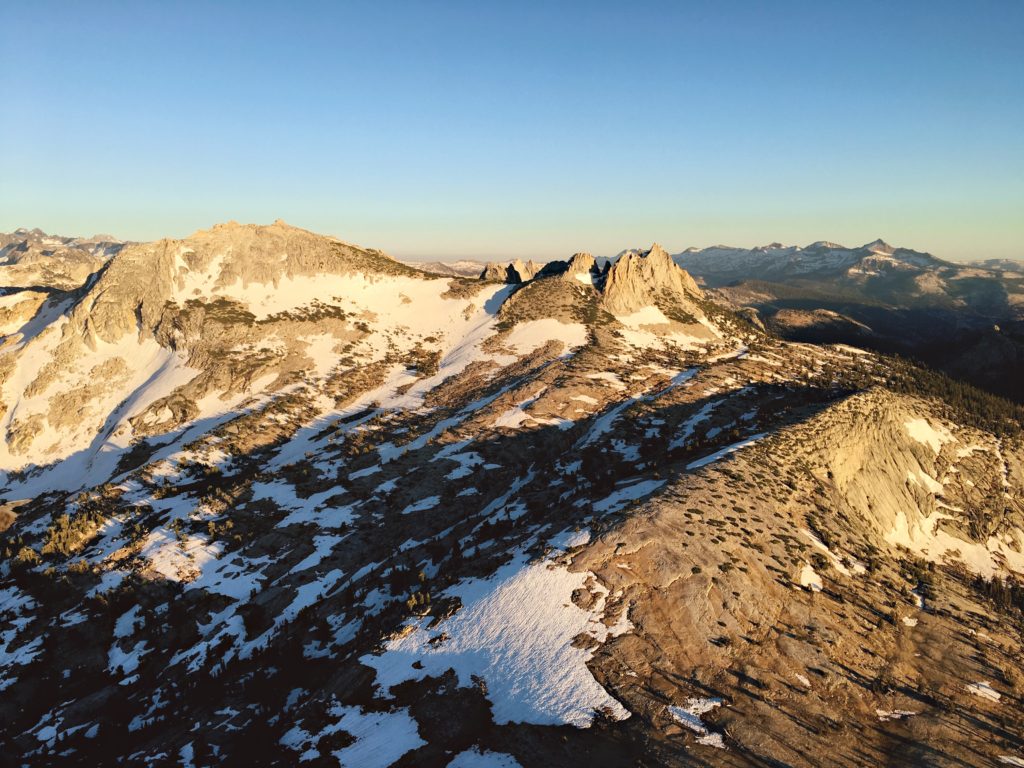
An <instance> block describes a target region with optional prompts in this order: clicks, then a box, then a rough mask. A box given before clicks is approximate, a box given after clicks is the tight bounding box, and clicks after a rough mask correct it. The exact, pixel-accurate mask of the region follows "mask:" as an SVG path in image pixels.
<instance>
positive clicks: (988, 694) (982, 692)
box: [965, 680, 1003, 701]
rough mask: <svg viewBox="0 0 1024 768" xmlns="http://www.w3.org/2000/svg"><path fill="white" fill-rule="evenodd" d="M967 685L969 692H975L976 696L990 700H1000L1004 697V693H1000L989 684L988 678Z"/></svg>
mask: <svg viewBox="0 0 1024 768" xmlns="http://www.w3.org/2000/svg"><path fill="white" fill-rule="evenodd" d="M965 687H966V688H967V690H968V692H969V693H973V694H974V695H975V696H980V697H981V698H983V699H988V700H989V701H999V700H1000V699H1001V698H1003V696H1002V694H1001V693H999V691H997V690H995V689H994V688H993V687H992V686H991V685H989V683H988V680H982V681H980V682H977V683H971V684H970V685H967V686H965Z"/></svg>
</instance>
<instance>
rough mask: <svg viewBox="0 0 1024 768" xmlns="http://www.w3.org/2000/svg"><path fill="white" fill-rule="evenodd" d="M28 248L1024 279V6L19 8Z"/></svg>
mask: <svg viewBox="0 0 1024 768" xmlns="http://www.w3.org/2000/svg"><path fill="white" fill-rule="evenodd" d="M0 98H2V103H3V104H5V105H6V107H5V108H4V117H3V119H2V121H0V230H10V229H13V228H15V227H18V226H29V227H33V226H38V227H41V228H43V229H45V230H47V231H52V232H57V233H61V234H92V233H94V232H110V233H113V234H115V235H118V236H120V237H123V238H130V239H151V238H157V237H164V236H171V237H180V236H184V235H186V234H188V233H190V232H192V231H194V230H196V229H200V228H205V227H208V226H210V225H211V224H213V223H215V222H218V221H225V220H228V219H235V220H238V221H246V222H270V221H272V220H274V219H276V218H283V219H285V220H286V221H288V222H290V223H292V224H295V225H298V226H303V227H306V228H309V229H313V230H316V231H319V232H324V233H330V234H334V235H337V236H339V237H342V238H343V239H346V240H350V241H353V242H357V243H361V244H364V245H369V246H375V247H380V248H383V249H384V250H387V251H388V252H390V253H393V254H395V255H398V256H401V257H406V258H433V257H506V256H523V257H534V258H553V257H562V256H565V255H567V254H569V253H572V252H573V251H577V250H590V251H592V252H594V253H598V254H610V253H615V252H617V251H619V250H621V249H622V248H626V247H634V246H639V245H645V244H649V243H650V242H652V241H655V240H656V241H658V242H661V243H662V244H664V245H665V246H666V247H667V248H669V249H670V250H681V249H682V248H684V247H686V246H690V245H697V246H704V245H711V244H715V243H727V244H732V245H741V246H753V245H757V244H763V243H766V242H770V241H773V240H779V241H782V242H786V243H798V244H806V243H808V242H811V241H814V240H819V239H827V240H835V241H839V242H844V243H846V244H850V245H853V244H862V243H865V242H868V241H870V240H873V239H875V238H876V237H882V238H884V239H886V240H888V241H889V242H891V243H894V244H897V245H904V246H907V247H913V248H918V249H921V250H929V251H931V252H933V253H935V254H936V255H939V256H942V257H945V258H952V259H963V258H975V257H976V258H981V257H985V258H988V257H1021V256H1024V247H1022V244H1024V2H1020V1H1019V0H1003V1H1002V2H991V1H988V0H964V1H963V2H944V1H943V0H927V1H926V2H911V1H909V0H902V1H901V2H890V1H888V0H887V1H886V2H870V1H867V0H857V1H856V2H852V1H851V2H840V1H839V0H813V1H808V2H787V1H786V0H774V1H769V0H761V1H755V0H749V1H748V2H733V1H730V0H716V1H714V2H710V1H709V2H683V1H682V0H676V1H675V2H665V3H654V2H636V3H629V2H622V1H621V0H617V1H616V2H611V3H604V2H597V1H593V0H592V1H590V2H580V3H569V2H565V3H557V2H536V3H534V2H525V1H523V0H517V1H516V2H511V1H510V2H507V3H498V2H480V0H474V1H472V2H442V1H440V0H437V1H433V2H427V1H426V0H425V1H424V2H409V3H403V2H381V1H378V2H348V3H344V2H337V3H334V2H332V3H326V2H325V3H315V2H289V3H285V2H281V3H261V2H258V1H257V0H249V1H248V2H238V3H232V2H195V3H187V2H124V3H110V2H101V1H100V0H91V1H90V2H66V3H53V2H45V1H44V0H33V1H32V2H14V1H13V0H0Z"/></svg>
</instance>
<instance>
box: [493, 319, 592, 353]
mask: <svg viewBox="0 0 1024 768" xmlns="http://www.w3.org/2000/svg"><path fill="white" fill-rule="evenodd" d="M551 340H555V341H561V342H562V343H563V344H564V345H565V346H566V351H571V350H573V349H575V348H576V347H582V346H583V345H584V344H586V343H587V326H585V325H583V324H582V323H563V322H561V321H559V320H556V319H554V318H552V317H546V318H544V319H543V320H530V321H528V322H525V323H519V324H518V325H516V326H515V327H514V328H513V329H512V330H511V331H509V334H508V336H506V337H505V338H504V339H503V340H502V346H504V347H508V348H509V349H512V350H515V351H516V352H517V353H519V354H521V355H527V354H529V353H531V352H533V351H534V350H535V349H537V348H538V347H541V346H543V345H544V344H547V343H548V342H549V341H551Z"/></svg>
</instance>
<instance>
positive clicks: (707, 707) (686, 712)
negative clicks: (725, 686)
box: [668, 699, 725, 749]
mask: <svg viewBox="0 0 1024 768" xmlns="http://www.w3.org/2000/svg"><path fill="white" fill-rule="evenodd" d="M721 704H722V700H721V699H687V700H686V706H684V707H669V708H668V711H669V714H671V715H672V717H673V718H675V720H676V722H678V723H679V724H680V725H684V726H686V727H687V728H689V729H690V730H691V731H693V732H694V733H696V734H698V737H697V743H698V744H703V745H704V746H707V747H717V748H718V749H725V743H724V742H723V741H722V734H720V733H713V732H712V731H709V730H708V728H707V726H706V725H704V722H703V721H702V720H701V719H700V716H701V715H703V714H705V713H707V712H710V711H711V710H712V709H714V708H715V707H718V706H720V705H721Z"/></svg>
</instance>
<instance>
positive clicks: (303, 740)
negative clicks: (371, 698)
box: [281, 703, 426, 768]
mask: <svg viewBox="0 0 1024 768" xmlns="http://www.w3.org/2000/svg"><path fill="white" fill-rule="evenodd" d="M328 714H329V715H331V716H332V717H334V718H337V719H336V720H335V721H334V722H333V723H330V724H328V725H326V726H324V728H323V729H322V730H321V731H320V732H319V733H317V734H312V733H310V732H309V731H306V730H303V729H302V728H301V727H300V725H295V726H294V727H293V728H292V729H291V730H289V731H288V732H287V733H285V735H284V736H283V737H282V738H281V744H283V745H284V746H286V747H289V748H291V749H293V750H295V751H296V752H299V753H300V755H299V760H300V761H305V760H313V759H315V758H317V757H319V756H320V751H319V749H318V748H317V744H319V742H320V739H322V738H323V737H325V736H330V735H331V734H334V733H338V732H339V731H344V732H345V733H347V734H349V735H350V736H352V737H353V738H354V739H355V741H353V742H352V743H351V744H349V745H348V746H347V747H345V748H344V749H339V750H336V751H335V752H333V755H334V756H335V757H336V758H337V759H338V762H339V763H340V764H341V766H343V768H388V766H390V765H392V764H393V763H395V762H397V761H398V759H399V758H401V757H402V755H404V754H405V753H406V752H410V751H412V750H414V749H416V748H418V747H422V746H423V745H424V744H426V742H425V741H424V740H423V739H421V738H420V735H419V731H418V729H417V727H416V721H415V720H414V719H413V718H412V717H411V716H410V715H409V710H407V709H396V710H395V711H394V712H363V711H362V710H361V709H360V708H359V707H343V706H341V705H340V704H337V703H335V704H333V705H331V708H330V710H329V712H328ZM299 723H300V724H301V723H302V721H301V720H300V721H299Z"/></svg>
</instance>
